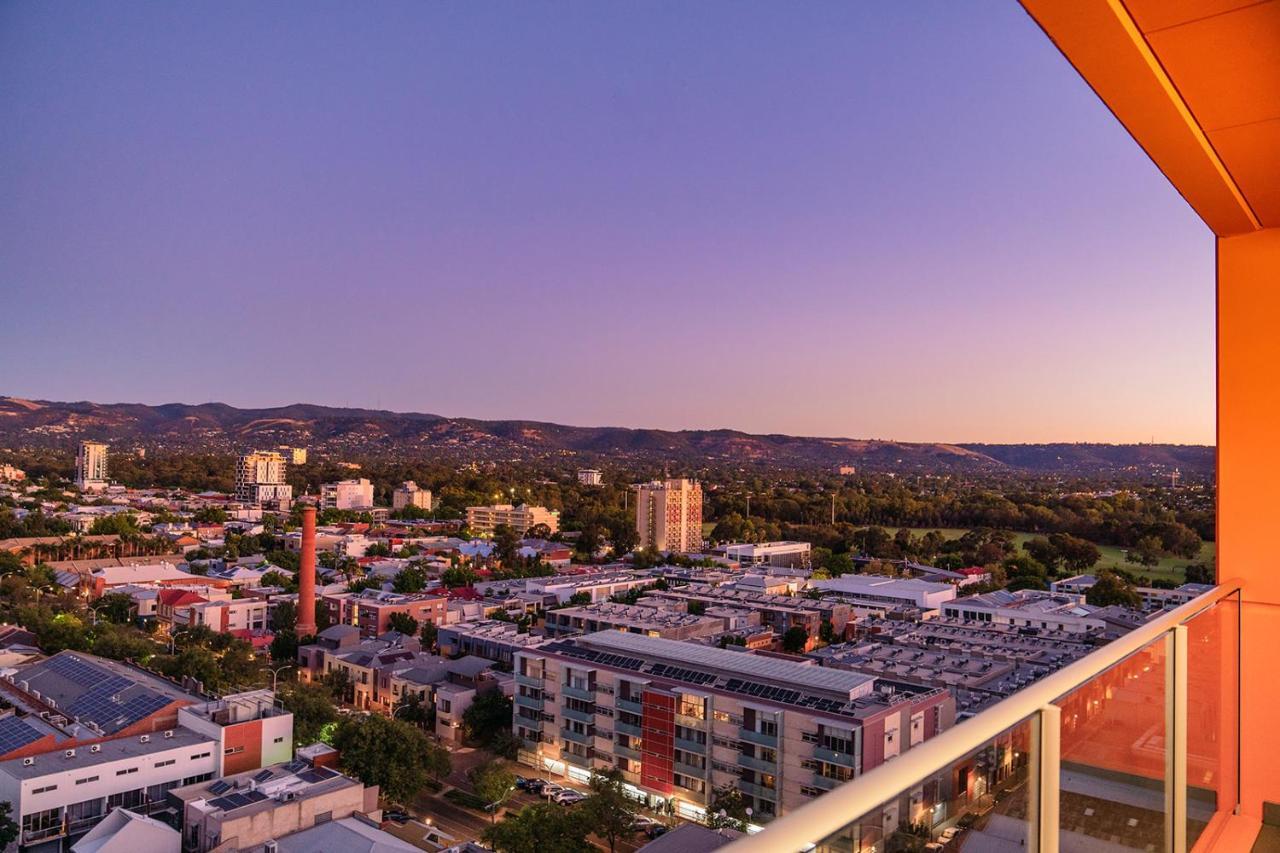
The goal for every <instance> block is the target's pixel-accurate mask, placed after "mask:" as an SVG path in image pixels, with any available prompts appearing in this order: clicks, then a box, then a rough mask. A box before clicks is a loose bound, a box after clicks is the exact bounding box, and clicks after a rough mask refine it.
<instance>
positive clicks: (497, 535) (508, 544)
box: [493, 524, 520, 566]
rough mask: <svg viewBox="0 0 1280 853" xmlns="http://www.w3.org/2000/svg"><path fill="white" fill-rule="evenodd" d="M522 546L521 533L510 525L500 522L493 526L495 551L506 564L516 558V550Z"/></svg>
mask: <svg viewBox="0 0 1280 853" xmlns="http://www.w3.org/2000/svg"><path fill="white" fill-rule="evenodd" d="M519 547H520V534H519V533H517V532H516V531H515V530H514V529H512V528H511V526H510V525H507V524H498V525H495V526H494V528H493V551H494V554H495V555H497V557H498V559H499V560H501V561H502V564H503V565H504V566H505V565H507V564H508V563H511V562H513V561H514V560H515V558H516V550H517V549H518V548H519Z"/></svg>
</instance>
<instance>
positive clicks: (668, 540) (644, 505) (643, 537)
mask: <svg viewBox="0 0 1280 853" xmlns="http://www.w3.org/2000/svg"><path fill="white" fill-rule="evenodd" d="M636 533H638V534H639V535H640V547H641V548H656V549H657V550H659V551H675V552H678V553H682V554H684V553H689V552H692V551H699V550H701V549H702V486H701V485H700V484H699V483H698V481H697V480H686V479H678V480H654V481H653V482H652V483H641V484H640V485H638V486H636Z"/></svg>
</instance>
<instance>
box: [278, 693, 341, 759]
mask: <svg viewBox="0 0 1280 853" xmlns="http://www.w3.org/2000/svg"><path fill="white" fill-rule="evenodd" d="M280 702H281V704H282V705H284V707H285V708H286V709H288V710H289V711H290V712H292V714H293V742H294V744H295V745H297V746H305V745H307V744H311V743H315V742H316V741H318V740H319V739H320V733H321V731H322V730H323V729H324V727H325V726H327V725H329V724H330V723H332V722H334V721H336V720H337V719H338V711H337V709H336V708H334V707H333V699H332V698H331V697H330V694H329V690H328V689H327V688H326V687H325V686H324V685H323V684H319V683H316V682H312V683H304V682H301V681H295V682H289V683H288V684H287V685H282V686H281V690H280Z"/></svg>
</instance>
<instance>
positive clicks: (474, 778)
mask: <svg viewBox="0 0 1280 853" xmlns="http://www.w3.org/2000/svg"><path fill="white" fill-rule="evenodd" d="M467 780H468V781H469V782H471V787H472V789H473V790H474V791H475V794H476V796H477V797H479V798H480V799H481V800H483V801H484V804H485V811H487V812H489V820H490V821H496V820H497V819H498V809H499V808H500V807H501V806H502V803H503V802H504V801H505V800H506V799H507V797H508V796H509V795H510V794H511V792H512V791H514V790H515V788H516V777H515V774H514V773H512V772H511V771H510V770H508V769H507V768H506V765H504V764H503V763H502V762H501V761H486V762H485V763H484V764H480V765H477V766H475V767H472V768H471V770H470V771H468V773H467Z"/></svg>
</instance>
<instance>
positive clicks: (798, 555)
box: [724, 542, 813, 569]
mask: <svg viewBox="0 0 1280 853" xmlns="http://www.w3.org/2000/svg"><path fill="white" fill-rule="evenodd" d="M812 551H813V546H812V545H810V544H809V543H808V542H759V543H752V542H747V543H741V544H735V545H725V546H724V555H725V557H726V558H727V559H730V560H733V561H734V562H736V563H738V564H740V565H741V566H743V567H744V568H746V567H749V566H781V567H786V568H805V569H807V568H808V567H809V564H810V562H811V554H812Z"/></svg>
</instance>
